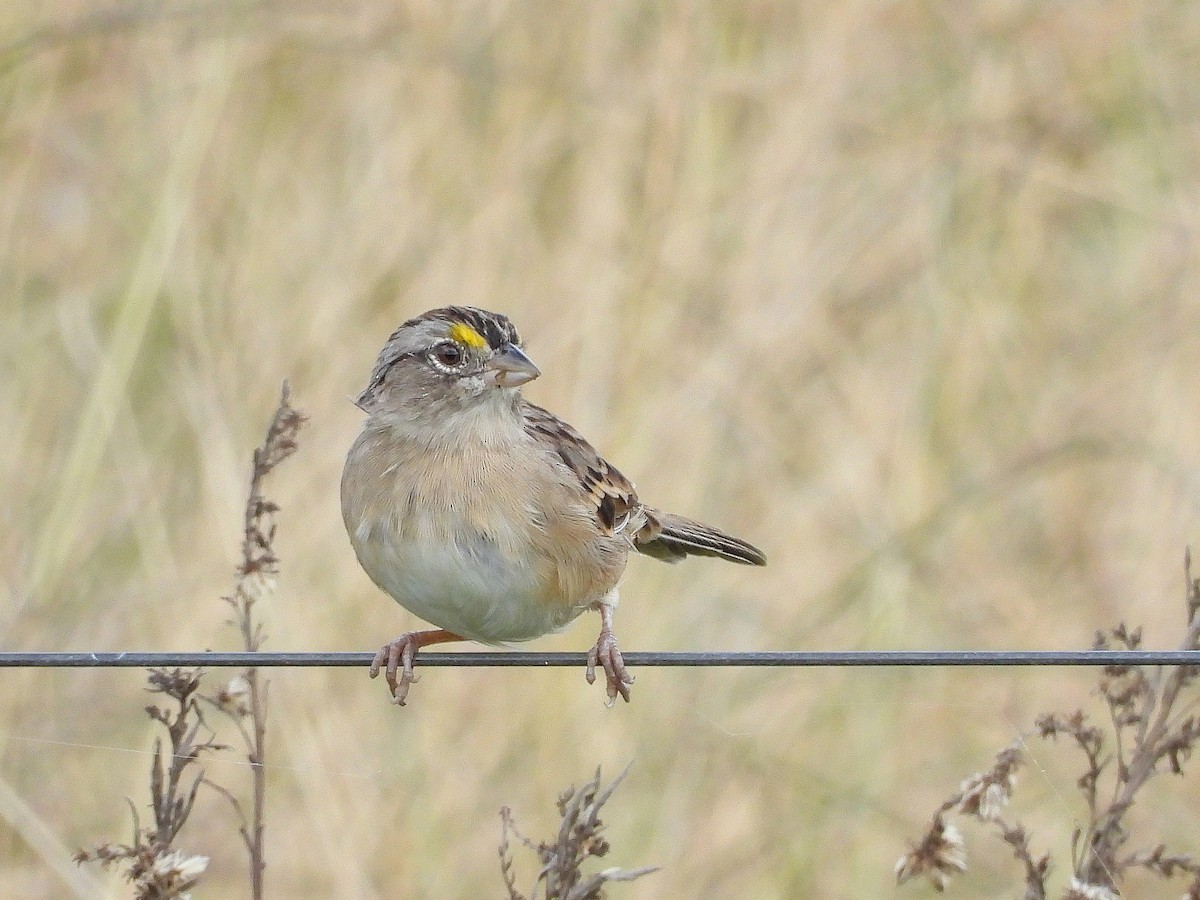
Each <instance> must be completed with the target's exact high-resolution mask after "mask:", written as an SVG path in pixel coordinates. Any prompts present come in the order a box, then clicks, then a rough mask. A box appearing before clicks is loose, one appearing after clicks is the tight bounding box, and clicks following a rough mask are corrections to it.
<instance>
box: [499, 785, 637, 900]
mask: <svg viewBox="0 0 1200 900" xmlns="http://www.w3.org/2000/svg"><path fill="white" fill-rule="evenodd" d="M628 774H629V768H628V767H626V769H625V771H624V772H622V773H621V774H620V775H618V776H617V777H616V778H615V779H614V780H613V782H612V784H610V785H608V786H607V787H604V788H602V787H601V786H600V769H599V768H597V769H596V774H595V775H594V776H593V777H592V779H591V781H589V782H587V783H586V784H584V785H583V787H581V788H578V789H576V788H575V787H574V786H572V787H569V788H567V790H566V791H564V792H563V793H562V794H561V795H560V796H559V798H558V814H559V817H560V819H561V821H560V823H559V828H558V834H557V835H556V836H555V838H554V840H553V841H552V842H543V843H540V844H534V843H533V841H531V840H529V839H528V838H527V837H525V836H524V835H522V834H521V832H520V831H518V830H517V825H516V823H515V822H514V821H513V817H512V812H511V810H509V808H508V807H507V806H506V807H504V808H503V809H501V810H500V819H501V822H502V823H503V830H502V831H501V837H500V875H501V877H502V878H503V880H504V887H505V890H506V892H507V896H508V900H537V898H538V896H539V895H541V896H543V897H544V898H545V900H600V898H602V897H603V896H604V885H606V884H608V883H609V882H616V881H634V880H636V879H638V878H641V877H642V876H643V875H649V874H650V873H651V872H657V871H658V867H657V866H645V867H643V868H639V869H618V868H615V867H610V868H607V869H603V870H602V871H600V872H596V873H594V874H591V875H584V873H583V871H582V866H583V864H584V863H585V862H586V861H587V860H589V859H591V858H593V857H596V858H598V857H602V856H605V855H607V853H608V851H609V850H610V849H611V847H610V846H609V843H608V840H607V839H606V838H605V837H604V836H603V832H604V823H603V822H602V821H601V819H600V810H601V809H603V808H604V804H606V803H607V802H608V801H609V799H610V798H611V797H612V795H613V791H615V790H616V789H617V786H618V785H620V783H621V782H622V781H623V780H624V779H625V776H626V775H628ZM510 834H512V835H513V836H515V837H516V838H517V840H519V841H520V842H521V844H522V845H524V846H525V847H527V848H528V849H529V850H532V851H533V852H534V853H535V854H537V857H538V861H539V862H540V863H541V868H540V869H539V870H538V874H537V877H536V879H535V880H534V883H533V887H532V888H531V889H530V891H529V894H528V895H525V894H522V893H521V892H520V891H518V890H517V881H516V873H515V871H514V867H513V858H512V851H511V848H510V846H509V840H508V837H509V835H510Z"/></svg>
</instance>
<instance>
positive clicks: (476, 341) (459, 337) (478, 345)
mask: <svg viewBox="0 0 1200 900" xmlns="http://www.w3.org/2000/svg"><path fill="white" fill-rule="evenodd" d="M450 337H452V338H453V339H454V340H456V341H458V342H459V343H460V344H466V345H467V346H468V347H474V348H475V349H477V350H478V349H482V348H484V347H486V346H487V345H488V343H487V341H485V340H484V339H483V336H482V335H481V334H480V333H479V332H478V331H476V330H475V329H474V328H472V327H471V326H470V325H464V324H463V323H462V322H455V323H454V324H453V325H451V326H450Z"/></svg>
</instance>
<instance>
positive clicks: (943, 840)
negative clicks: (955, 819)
mask: <svg viewBox="0 0 1200 900" xmlns="http://www.w3.org/2000/svg"><path fill="white" fill-rule="evenodd" d="M965 871H967V848H966V844H965V843H964V842H963V837H962V834H961V833H960V832H959V830H958V829H957V828H955V827H954V825H953V824H951V823H949V822H947V821H946V820H945V818H944V817H943V816H942V815H941V814H938V815H937V816H935V817H934V820H933V823H932V825H931V826H930V829H929V832H928V833H927V834H926V835H925V837H924V839H923V840H922V841H921V843H920V844H918V845H917V846H916V847H914V848H913V849H912V851H911V852H910V853H909V854H908V855H907V856H903V857H901V858H900V859H899V860H898V861H897V862H896V883H897V884H904V882H906V881H908V880H909V879H910V878H916V877H918V876H921V875H924V876H925V877H926V878H928V879H929V881H930V883H932V884H933V886H934V887H935V888H937V889H938V890H939V891H941V890H944V889H945V887H946V885H947V884H948V883H949V881H950V876H952V875H956V874H958V873H960V872H965Z"/></svg>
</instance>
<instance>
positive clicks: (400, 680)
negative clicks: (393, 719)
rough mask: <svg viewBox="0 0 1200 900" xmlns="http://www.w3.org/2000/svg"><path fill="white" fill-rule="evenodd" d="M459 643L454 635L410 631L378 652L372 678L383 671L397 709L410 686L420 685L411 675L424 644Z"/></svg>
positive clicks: (374, 660) (414, 676)
mask: <svg viewBox="0 0 1200 900" xmlns="http://www.w3.org/2000/svg"><path fill="white" fill-rule="evenodd" d="M461 640H462V638H461V637H459V636H458V635H457V634H452V633H451V632H449V631H444V630H442V629H440V628H439V629H437V630H435V631H409V632H407V633H405V634H402V635H400V637H398V638H396V639H395V640H394V641H391V642H390V643H387V644H384V645H383V646H382V647H380V648H379V652H378V653H376V654H375V659H373V660H372V661H371V672H370V674H371V677H372V678H375V677H376V676H378V675H379V671H380V669H382V670H383V677H384V678H385V679H387V683H388V688H389V689H390V690H391V692H392V700H393V701H394V702H395V703H396V705H397V706H404V701H405V699H406V698H407V697H408V688H409V686H410V685H412V684H414V683H416V682H417V681H420V676H419V675H416V674H414V673H413V662H414V661H415V660H416V658H417V651H418V650H420V649H421V648H422V647H424V646H426V645H427V644H442V643H445V642H447V641H461Z"/></svg>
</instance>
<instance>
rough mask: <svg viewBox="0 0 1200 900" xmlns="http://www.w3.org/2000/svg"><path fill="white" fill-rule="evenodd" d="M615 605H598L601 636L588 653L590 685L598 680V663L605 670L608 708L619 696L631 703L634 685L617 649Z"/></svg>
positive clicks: (587, 675)
mask: <svg viewBox="0 0 1200 900" xmlns="http://www.w3.org/2000/svg"><path fill="white" fill-rule="evenodd" d="M614 605H615V604H613V603H606V602H604V601H601V602H600V603H597V604H596V608H597V609H598V610H599V612H600V636H599V637H598V638H596V644H595V646H593V647H592V649H591V650H589V651H588V655H587V671H586V673H585V674H586V677H587V681H588V684H592V683H593V682H595V680H596V663H599V664H600V665H601V666H602V667H603V668H604V675H605V678H606V679H607V681H608V685H607V690H608V706H612V705H613V704H614V703H616V702H617V694H620V695H621V697H622V698H623V699H624V700H625V702H626V703H628V702H629V686H630V685H631V684H633V676H632V675H630V674H629V672H628V670H626V668H625V660H624V659H623V658H622V657H621V651H620V649H618V647H617V637H616V635H614V634H613V630H612V617H613V606H614Z"/></svg>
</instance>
